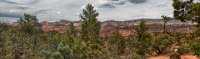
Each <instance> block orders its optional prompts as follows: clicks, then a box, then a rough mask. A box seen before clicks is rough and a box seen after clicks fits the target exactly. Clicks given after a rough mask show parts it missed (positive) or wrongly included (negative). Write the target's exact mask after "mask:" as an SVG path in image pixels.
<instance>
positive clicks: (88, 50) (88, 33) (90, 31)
mask: <svg viewBox="0 0 200 59" xmlns="http://www.w3.org/2000/svg"><path fill="white" fill-rule="evenodd" d="M98 15H99V14H98V13H97V12H96V10H94V7H93V6H92V5H91V4H88V5H86V8H85V9H83V14H81V15H80V18H81V20H82V28H81V33H80V37H81V40H83V41H84V42H85V43H86V46H87V47H85V48H84V49H85V51H84V52H85V53H84V54H85V57H86V58H92V59H93V58H95V57H97V56H98V57H100V54H99V53H100V52H101V45H100V43H101V41H100V37H99V31H100V26H101V24H100V22H99V21H98V20H97V16H98Z"/></svg>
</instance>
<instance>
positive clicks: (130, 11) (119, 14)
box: [0, 0, 173, 21]
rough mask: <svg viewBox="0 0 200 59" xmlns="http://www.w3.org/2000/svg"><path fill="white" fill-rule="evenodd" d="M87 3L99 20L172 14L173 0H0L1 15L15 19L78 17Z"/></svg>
mask: <svg viewBox="0 0 200 59" xmlns="http://www.w3.org/2000/svg"><path fill="white" fill-rule="evenodd" d="M88 3H91V4H93V5H94V6H95V8H96V9H97V11H98V12H99V13H100V15H99V17H98V18H99V20H101V21H105V20H120V21H121V20H132V19H138V18H160V16H161V15H167V16H170V17H172V15H173V8H172V0H0V18H1V19H11V20H16V19H18V18H19V17H20V16H21V15H22V14H23V13H30V14H33V15H36V16H38V18H39V20H40V21H56V20H61V19H65V20H80V19H79V14H80V13H81V12H82V8H84V6H85V5H86V4H88Z"/></svg>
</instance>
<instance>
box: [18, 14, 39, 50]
mask: <svg viewBox="0 0 200 59" xmlns="http://www.w3.org/2000/svg"><path fill="white" fill-rule="evenodd" d="M17 23H18V24H17V27H18V28H17V32H19V33H21V34H25V35H26V36H28V37H30V43H32V48H33V52H36V51H35V49H36V48H37V47H36V46H37V42H38V41H39V40H37V39H38V36H39V34H40V33H42V30H41V28H40V24H39V22H38V19H37V17H36V16H33V15H30V14H26V13H25V14H24V15H23V16H22V17H21V18H20V20H18V21H17Z"/></svg>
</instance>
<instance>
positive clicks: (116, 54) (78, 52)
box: [0, 0, 200, 59]
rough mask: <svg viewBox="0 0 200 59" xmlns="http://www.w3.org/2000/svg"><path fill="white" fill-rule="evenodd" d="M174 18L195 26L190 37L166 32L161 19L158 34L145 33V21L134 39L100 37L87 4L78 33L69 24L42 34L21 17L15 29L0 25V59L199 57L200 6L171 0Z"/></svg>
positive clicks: (32, 19)
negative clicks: (193, 23)
mask: <svg viewBox="0 0 200 59" xmlns="http://www.w3.org/2000/svg"><path fill="white" fill-rule="evenodd" d="M172 6H173V7H174V17H175V19H176V20H180V21H182V22H187V21H193V22H195V23H197V25H194V26H195V27H196V28H195V30H196V31H194V32H193V33H186V32H170V31H168V30H167V28H166V24H167V22H168V21H170V19H171V18H170V17H167V16H164V15H163V16H161V17H162V18H163V30H161V31H163V32H162V33H153V34H152V33H150V32H148V26H147V25H146V22H145V20H142V19H141V21H140V23H139V24H138V26H136V27H134V29H135V31H136V36H129V37H123V36H122V34H120V33H119V32H113V33H112V35H111V36H110V37H107V38H103V37H101V36H100V34H99V32H100V28H101V22H100V21H98V18H97V17H98V15H99V13H98V12H97V11H96V10H95V9H94V7H93V6H92V4H88V5H87V6H86V7H85V9H83V10H82V14H80V19H81V20H80V21H81V22H82V23H81V30H80V34H77V30H76V29H75V26H74V24H73V22H72V23H71V24H70V26H69V29H68V30H66V32H65V33H63V34H60V33H57V32H53V31H52V32H44V31H42V29H41V24H40V23H39V21H38V19H37V17H36V16H34V15H31V14H24V15H23V16H22V17H21V18H20V19H19V20H18V21H17V25H16V26H12V25H10V24H7V23H4V22H0V59H146V58H148V57H149V56H157V55H167V56H170V59H180V58H181V55H187V54H189V55H195V56H198V57H199V56H200V3H198V2H193V0H189V1H180V0H173V5H172Z"/></svg>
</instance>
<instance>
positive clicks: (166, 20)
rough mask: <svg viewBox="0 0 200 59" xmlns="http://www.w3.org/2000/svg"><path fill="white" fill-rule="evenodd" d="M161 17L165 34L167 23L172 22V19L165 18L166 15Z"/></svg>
mask: <svg viewBox="0 0 200 59" xmlns="http://www.w3.org/2000/svg"><path fill="white" fill-rule="evenodd" d="M161 17H162V19H163V20H164V26H163V33H166V23H167V22H168V21H170V17H167V16H164V15H162V16H161Z"/></svg>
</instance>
